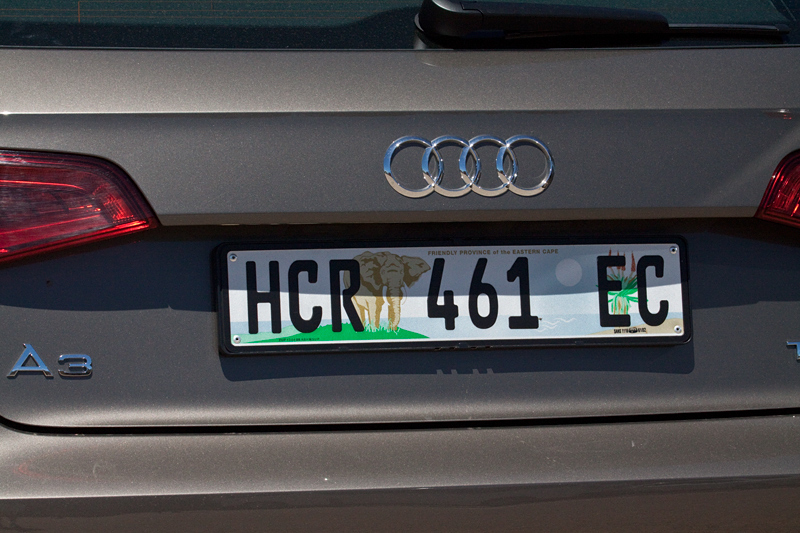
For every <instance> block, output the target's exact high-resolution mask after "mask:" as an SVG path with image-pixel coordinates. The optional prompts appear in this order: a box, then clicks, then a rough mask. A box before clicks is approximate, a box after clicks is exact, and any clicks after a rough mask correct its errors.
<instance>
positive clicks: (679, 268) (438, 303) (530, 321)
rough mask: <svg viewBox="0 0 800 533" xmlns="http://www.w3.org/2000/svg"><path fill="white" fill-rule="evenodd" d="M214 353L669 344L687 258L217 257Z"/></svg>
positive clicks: (274, 252)
mask: <svg viewBox="0 0 800 533" xmlns="http://www.w3.org/2000/svg"><path fill="white" fill-rule="evenodd" d="M219 255H220V257H219V262H220V265H221V269H220V293H219V295H220V313H219V315H220V333H221V345H222V349H223V352H225V353H229V354H239V353H243V354H246V353H251V354H252V353H271V352H279V351H284V352H285V351H341V350H352V349H358V350H362V349H383V348H394V349H399V348H402V349H411V348H429V349H430V348H436V347H441V348H447V347H452V348H474V347H495V346H498V347H499V346H523V345H529V344H580V345H591V344H608V343H611V344H631V343H632V344H641V343H645V344H678V343H681V342H685V341H687V340H688V339H689V335H690V332H689V326H690V324H689V319H688V305H687V302H688V298H687V294H686V286H685V285H686V283H685V280H686V269H685V258H684V245H683V243H682V241H680V240H679V239H675V241H674V242H663V243H643V242H637V243H628V242H625V243H617V244H605V243H604V244H548V245H542V244H526V243H515V244H504V245H497V244H491V245H470V246H451V245H424V246H386V245H368V246H358V247H348V248H313V247H311V248H285V249H268V247H267V245H265V246H257V245H226V246H222V247H221V248H220V254H219Z"/></svg>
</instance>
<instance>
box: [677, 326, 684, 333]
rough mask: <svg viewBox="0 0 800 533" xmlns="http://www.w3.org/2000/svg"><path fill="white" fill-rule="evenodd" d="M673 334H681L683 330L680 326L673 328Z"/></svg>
mask: <svg viewBox="0 0 800 533" xmlns="http://www.w3.org/2000/svg"><path fill="white" fill-rule="evenodd" d="M675 333H683V328H682V327H680V326H675Z"/></svg>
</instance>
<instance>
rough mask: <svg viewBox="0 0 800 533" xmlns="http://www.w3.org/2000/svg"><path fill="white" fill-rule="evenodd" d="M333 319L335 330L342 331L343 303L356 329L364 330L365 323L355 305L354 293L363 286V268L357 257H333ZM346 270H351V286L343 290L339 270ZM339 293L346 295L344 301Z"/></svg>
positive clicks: (331, 268) (351, 323)
mask: <svg viewBox="0 0 800 533" xmlns="http://www.w3.org/2000/svg"><path fill="white" fill-rule="evenodd" d="M330 270H331V315H332V316H331V321H332V322H333V323H332V326H333V331H335V332H339V331H342V305H344V310H345V312H346V313H347V318H349V319H350V325H351V326H353V329H354V330H355V331H364V324H362V323H361V319H360V318H359V317H358V312H356V307H355V306H354V305H353V295H354V294H355V293H357V292H358V289H360V288H361V268H360V267H359V264H358V261H356V260H355V259H331V263H330ZM343 270H346V271H348V272H350V283H351V285H350V288H349V289H345V290H344V291H342V289H341V285H340V283H339V272H341V271H343ZM339 294H341V295H342V296H343V297H344V301H342V299H340V298H339Z"/></svg>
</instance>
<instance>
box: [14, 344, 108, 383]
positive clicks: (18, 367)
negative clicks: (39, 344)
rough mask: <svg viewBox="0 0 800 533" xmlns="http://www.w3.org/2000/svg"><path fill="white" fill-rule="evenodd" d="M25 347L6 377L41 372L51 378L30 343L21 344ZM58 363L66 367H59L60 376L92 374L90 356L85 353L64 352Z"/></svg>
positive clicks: (86, 375)
mask: <svg viewBox="0 0 800 533" xmlns="http://www.w3.org/2000/svg"><path fill="white" fill-rule="evenodd" d="M23 346H24V347H25V349H24V350H22V353H21V354H20V356H19V358H18V359H17V362H16V364H15V365H14V368H12V369H11V372H9V373H8V375H7V376H6V377H8V378H15V377H17V374H19V373H23V374H42V375H43V376H44V377H46V378H52V377H53V373H52V372H51V371H50V369H49V368H48V367H47V365H46V364H45V363H44V361H43V360H42V358H41V357H40V356H39V354H38V353H36V350H34V349H33V346H31V345H30V344H23ZM58 364H59V365H66V369H63V368H60V369H59V370H58V375H59V376H61V377H62V378H88V377H89V376H91V375H92V358H91V357H89V356H88V355H86V354H64V355H60V356H58Z"/></svg>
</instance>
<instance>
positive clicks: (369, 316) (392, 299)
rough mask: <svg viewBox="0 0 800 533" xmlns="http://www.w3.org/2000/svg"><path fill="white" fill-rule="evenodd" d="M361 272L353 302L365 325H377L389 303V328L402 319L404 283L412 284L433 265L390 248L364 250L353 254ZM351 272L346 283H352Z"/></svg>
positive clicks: (345, 278) (409, 285)
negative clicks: (384, 250)
mask: <svg viewBox="0 0 800 533" xmlns="http://www.w3.org/2000/svg"><path fill="white" fill-rule="evenodd" d="M353 259H355V260H356V261H358V264H359V267H360V272H361V287H360V288H359V289H358V292H356V293H355V294H354V295H353V304H354V305H355V307H356V310H357V311H358V314H359V317H360V318H361V322H362V323H363V324H364V327H365V328H366V329H368V330H370V331H375V330H377V329H378V326H379V325H380V320H381V311H382V310H383V304H384V303H387V304H388V305H389V323H388V329H389V330H391V331H396V330H397V325H398V324H399V323H400V300H401V299H402V297H403V286H405V287H411V286H413V285H414V284H415V283H416V282H417V281H418V280H419V278H420V277H421V276H422V275H423V274H424V273H425V272H427V271H428V270H430V269H431V267H430V265H428V263H426V262H425V261H424V260H422V259H420V258H419V257H409V256H407V255H403V256H400V255H397V254H393V253H391V252H377V253H372V252H364V253H362V254H360V255H357V256H356V257H354V258H353ZM348 274H349V273H345V274H344V284H345V286H347V287H349V286H350V277H349V275H348ZM384 291H385V293H384Z"/></svg>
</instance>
